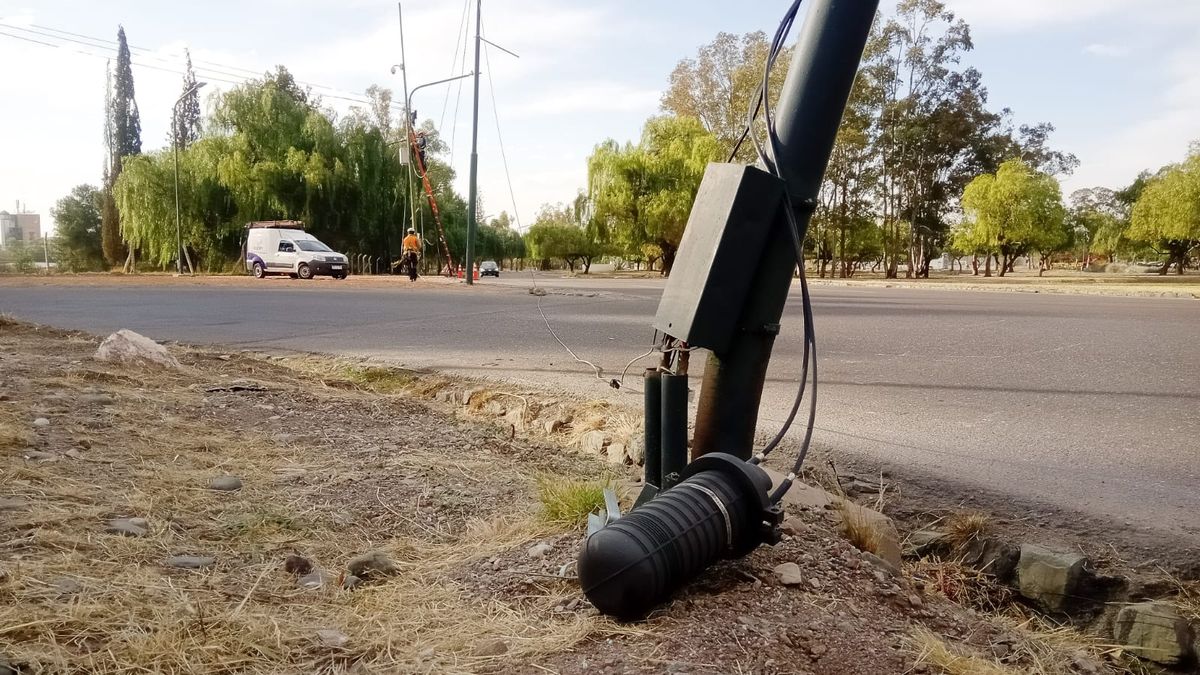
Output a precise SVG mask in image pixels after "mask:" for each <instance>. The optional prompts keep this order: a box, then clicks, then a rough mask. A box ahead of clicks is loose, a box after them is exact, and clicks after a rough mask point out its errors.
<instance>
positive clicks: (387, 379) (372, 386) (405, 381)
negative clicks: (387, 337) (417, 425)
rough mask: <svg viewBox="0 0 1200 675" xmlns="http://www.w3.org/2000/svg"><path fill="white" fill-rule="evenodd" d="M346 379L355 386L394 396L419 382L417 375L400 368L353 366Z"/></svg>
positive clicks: (347, 372)
mask: <svg viewBox="0 0 1200 675" xmlns="http://www.w3.org/2000/svg"><path fill="white" fill-rule="evenodd" d="M346 377H347V378H349V379H350V381H352V382H354V383H355V384H357V385H359V386H360V387H363V388H364V389H369V390H371V391H374V392H378V393H381V394H394V393H397V392H400V391H403V390H405V389H407V388H408V387H409V386H411V385H412V383H413V382H415V381H416V380H417V376H416V373H413V372H412V371H410V370H400V369H398V368H383V367H379V366H351V367H349V368H346Z"/></svg>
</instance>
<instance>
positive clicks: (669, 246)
mask: <svg viewBox="0 0 1200 675" xmlns="http://www.w3.org/2000/svg"><path fill="white" fill-rule="evenodd" d="M720 157H721V146H720V143H719V142H718V141H717V139H716V138H715V137H714V136H713V135H712V134H711V133H709V132H708V131H707V130H705V128H704V126H703V125H702V124H701V123H700V121H699V120H698V119H696V118H694V117H655V118H651V119H650V120H649V121H647V122H646V126H645V128H644V130H643V131H642V138H641V142H640V143H638V144H637V145H633V144H626V145H625V146H620V145H618V144H617V142H616V141H613V140H611V139H610V140H608V141H605V142H604V143H601V144H600V145H598V146H596V150H595V151H594V152H593V153H592V156H591V157H589V158H588V186H589V189H588V200H589V201H590V203H591V207H592V215H591V219H590V220H591V223H592V229H593V230H594V232H595V239H596V241H598V242H601V243H605V244H609V245H612V246H614V247H616V248H618V249H620V250H637V249H641V248H642V247H643V246H645V245H646V244H653V245H655V246H657V247H658V249H659V250H661V251H662V259H663V274H670V273H671V266H672V265H673V264H674V262H675V253H676V251H678V250H679V242H680V240H681V239H682V238H683V230H684V227H685V226H686V225H687V219H688V215H689V214H690V213H691V209H692V201H693V200H694V199H695V198H696V191H697V190H698V189H699V187H700V180H701V178H703V176H704V169H705V167H707V166H708V164H709V162H713V161H717V160H718V159H719V158H720Z"/></svg>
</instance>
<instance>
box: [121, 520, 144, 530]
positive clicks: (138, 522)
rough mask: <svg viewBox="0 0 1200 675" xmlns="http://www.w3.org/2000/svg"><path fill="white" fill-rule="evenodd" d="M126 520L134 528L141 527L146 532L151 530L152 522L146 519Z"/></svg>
mask: <svg viewBox="0 0 1200 675" xmlns="http://www.w3.org/2000/svg"><path fill="white" fill-rule="evenodd" d="M126 520H128V521H129V523H130V524H131V525H133V526H134V527H140V528H142V529H144V530H148V529H150V521H148V520H146V519H145V518H127V519H126Z"/></svg>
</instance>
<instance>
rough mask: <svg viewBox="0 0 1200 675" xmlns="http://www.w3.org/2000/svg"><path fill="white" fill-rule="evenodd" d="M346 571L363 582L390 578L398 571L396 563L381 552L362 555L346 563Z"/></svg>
mask: <svg viewBox="0 0 1200 675" xmlns="http://www.w3.org/2000/svg"><path fill="white" fill-rule="evenodd" d="M346 569H347V570H348V571H349V572H350V574H352V575H354V576H356V577H360V578H362V579H365V580H371V579H377V578H379V577H386V576H391V575H393V574H397V573H398V572H399V571H400V569H399V568H397V567H396V563H394V562H392V559H391V558H390V557H388V554H386V553H384V552H383V551H373V552H371V553H364V554H363V555H360V556H358V557H357V558H354V559H352V560H351V561H350V562H348V563H346Z"/></svg>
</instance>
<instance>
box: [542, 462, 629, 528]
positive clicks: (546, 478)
mask: <svg viewBox="0 0 1200 675" xmlns="http://www.w3.org/2000/svg"><path fill="white" fill-rule="evenodd" d="M611 485H612V482H611V481H608V480H577V479H574V478H567V477H564V476H555V475H552V474H542V475H540V476H538V478H537V493H538V501H540V502H541V503H542V519H543V520H545V521H546V522H547V523H550V524H553V525H565V526H567V527H572V528H575V527H581V526H583V525H584V524H586V523H587V517H588V514H589V513H592V512H593V511H595V510H597V509H599V508H602V507H603V506H604V488H606V487H610V486H611Z"/></svg>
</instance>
